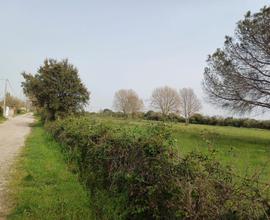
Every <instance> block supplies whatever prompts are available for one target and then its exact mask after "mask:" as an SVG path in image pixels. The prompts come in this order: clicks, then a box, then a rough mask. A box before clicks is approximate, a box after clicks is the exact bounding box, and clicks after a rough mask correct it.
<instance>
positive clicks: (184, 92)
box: [179, 88, 202, 124]
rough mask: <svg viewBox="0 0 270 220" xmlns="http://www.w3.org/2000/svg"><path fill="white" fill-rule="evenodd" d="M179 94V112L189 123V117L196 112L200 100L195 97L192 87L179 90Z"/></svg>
mask: <svg viewBox="0 0 270 220" xmlns="http://www.w3.org/2000/svg"><path fill="white" fill-rule="evenodd" d="M179 96H180V114H182V115H183V117H184V118H185V120H186V124H188V123H189V119H190V117H191V116H192V115H193V114H195V113H196V112H198V111H199V110H200V109H201V107H202V105H201V102H200V100H199V99H198V98H197V96H196V94H195V93H194V91H193V89H191V88H183V89H180V91H179Z"/></svg>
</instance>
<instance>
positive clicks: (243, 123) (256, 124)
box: [100, 109, 270, 129]
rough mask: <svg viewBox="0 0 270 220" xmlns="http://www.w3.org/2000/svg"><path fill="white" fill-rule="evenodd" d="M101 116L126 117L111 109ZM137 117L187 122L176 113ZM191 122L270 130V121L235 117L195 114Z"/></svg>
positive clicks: (142, 114) (149, 113)
mask: <svg viewBox="0 0 270 220" xmlns="http://www.w3.org/2000/svg"><path fill="white" fill-rule="evenodd" d="M100 114H102V115H109V116H113V117H126V115H124V114H123V113H121V112H113V111H111V110H109V109H105V110H103V111H102V112H101V113H100ZM137 117H138V118H141V119H145V120H153V121H170V122H181V123H183V122H185V119H184V118H183V117H181V116H179V115H177V114H174V113H171V114H169V115H167V116H164V115H162V114H161V113H160V112H154V111H148V112H146V113H138V114H137ZM189 122H190V123H191V124H204V125H219V126H233V127H245V128H261V129H270V120H255V119H251V118H233V117H227V118H224V117H218V116H211V117H210V116H204V115H201V114H195V115H193V116H192V117H191V118H190V120H189Z"/></svg>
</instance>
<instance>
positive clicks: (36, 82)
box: [22, 59, 90, 120]
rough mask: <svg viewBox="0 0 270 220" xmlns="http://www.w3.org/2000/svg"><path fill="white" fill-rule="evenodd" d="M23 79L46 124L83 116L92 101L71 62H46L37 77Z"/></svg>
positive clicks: (25, 91)
mask: <svg viewBox="0 0 270 220" xmlns="http://www.w3.org/2000/svg"><path fill="white" fill-rule="evenodd" d="M22 75H23V77H24V80H25V81H24V82H23V83H22V87H23V90H24V93H25V94H26V95H27V96H28V97H29V98H30V99H31V101H32V102H33V104H34V105H35V106H36V107H38V108H40V111H41V112H42V113H43V116H44V118H45V120H54V119H56V118H57V117H63V116H65V115H68V114H72V113H76V112H79V111H81V110H83V107H84V105H85V104H87V102H88V100H89V95H90V94H89V92H88V91H87V89H86V87H85V86H84V85H83V84H82V82H81V80H80V78H79V76H78V70H77V69H76V68H75V67H74V66H73V65H72V64H70V63H68V60H62V61H60V62H58V61H57V60H53V59H49V60H45V61H44V64H43V66H41V67H40V68H39V70H38V71H37V73H36V74H35V75H31V74H26V73H23V74H22Z"/></svg>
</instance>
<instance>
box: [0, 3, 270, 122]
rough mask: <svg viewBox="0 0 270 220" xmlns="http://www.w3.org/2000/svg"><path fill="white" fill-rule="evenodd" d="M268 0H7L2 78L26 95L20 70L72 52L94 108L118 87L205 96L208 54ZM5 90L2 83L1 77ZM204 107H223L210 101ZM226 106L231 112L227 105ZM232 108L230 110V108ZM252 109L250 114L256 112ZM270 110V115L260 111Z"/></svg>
mask: <svg viewBox="0 0 270 220" xmlns="http://www.w3.org/2000/svg"><path fill="white" fill-rule="evenodd" d="M267 4H269V0H268V1H267V0H106V1H105V0H104V1H103V0H95V1H91V0H88V1H87V0H85V1H83V0H76V1H75V0H46V1H41V0H23V1H22V0H9V1H6V0H0V27H1V32H0V78H8V79H9V80H10V82H11V84H12V87H13V90H14V93H15V95H17V96H22V92H21V88H20V82H21V81H22V77H21V72H22V71H27V72H31V73H35V72H36V70H37V68H38V67H39V66H40V65H41V64H42V62H43V60H44V59H45V58H56V59H62V58H68V59H69V60H70V62H71V63H73V64H74V65H75V66H76V67H77V68H78V69H79V72H80V76H81V79H82V80H83V82H84V83H85V84H86V86H87V87H88V89H89V90H90V91H91V92H92V99H91V104H90V107H89V108H90V109H91V110H92V111H98V110H100V109H103V108H111V107H112V100H113V96H114V93H115V91H116V90H118V89H122V88H126V89H129V88H132V89H134V90H135V91H137V93H138V94H139V95H140V96H141V98H143V100H144V101H145V103H146V106H147V104H148V103H147V100H148V99H149V96H150V95H151V92H152V90H153V89H154V88H155V87H159V86H164V85H168V86H172V87H175V88H177V89H178V88H182V87H191V88H193V89H194V90H195V92H196V93H197V95H198V96H199V98H200V99H201V100H203V99H204V94H203V92H202V88H201V82H202V76H203V69H204V67H205V64H206V63H205V60H206V58H207V55H208V54H210V53H212V52H213V51H214V50H215V49H216V48H218V47H222V45H223V42H224V36H225V35H233V33H234V29H235V27H236V22H237V21H239V20H240V19H242V18H243V16H244V14H245V13H246V12H247V11H248V10H251V11H252V12H257V11H258V10H259V9H260V8H261V7H263V6H264V5H267ZM0 91H1V92H0V96H2V95H3V83H2V82H1V83H0ZM203 106H204V108H203V110H202V112H203V113H204V114H211V115H215V114H222V113H223V112H222V111H221V110H217V109H216V108H215V107H213V106H209V105H207V104H205V102H203ZM223 114H224V113H223ZM226 115H228V114H226ZM255 116H256V114H252V115H251V117H255ZM259 117H265V116H259Z"/></svg>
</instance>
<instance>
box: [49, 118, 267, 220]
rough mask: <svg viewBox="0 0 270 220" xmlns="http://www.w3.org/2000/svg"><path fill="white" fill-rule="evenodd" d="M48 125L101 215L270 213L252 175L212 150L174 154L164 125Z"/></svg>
mask: <svg viewBox="0 0 270 220" xmlns="http://www.w3.org/2000/svg"><path fill="white" fill-rule="evenodd" d="M46 128H47V130H48V131H49V132H50V133H51V134H52V135H53V136H54V137H55V138H56V139H57V140H58V141H59V142H60V143H62V148H63V151H64V152H65V154H66V155H68V158H69V161H70V162H71V163H72V164H73V165H71V167H73V169H74V171H75V172H77V173H78V174H79V175H80V177H81V180H82V181H83V182H84V184H85V185H86V187H87V188H88V189H89V192H90V196H91V198H92V200H93V204H92V205H94V208H95V210H96V216H97V219H259V218H267V216H268V215H269V214H270V208H269V201H268V200H267V198H265V197H264V196H262V195H263V194H262V192H261V191H260V189H259V188H258V187H257V186H256V184H255V182H254V183H253V182H252V181H247V180H245V181H239V179H237V181H236V180H235V178H234V176H233V175H232V174H231V170H230V168H228V167H223V166H222V165H221V164H220V163H219V162H217V161H216V160H214V159H212V158H211V157H209V156H206V155H201V154H198V153H194V152H193V153H190V154H189V155H186V156H183V157H179V156H177V154H176V153H175V152H174V150H173V148H174V141H173V137H172V136H171V132H170V129H169V128H166V127H165V125H151V124H149V125H148V126H145V127H136V126H133V127H129V128H123V127H120V126H118V125H115V124H114V125H113V124H110V125H108V124H106V122H101V121H98V120H93V119H91V118H90V117H70V118H67V119H65V120H61V121H56V122H53V123H50V124H47V126H46ZM264 195H266V194H264Z"/></svg>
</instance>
